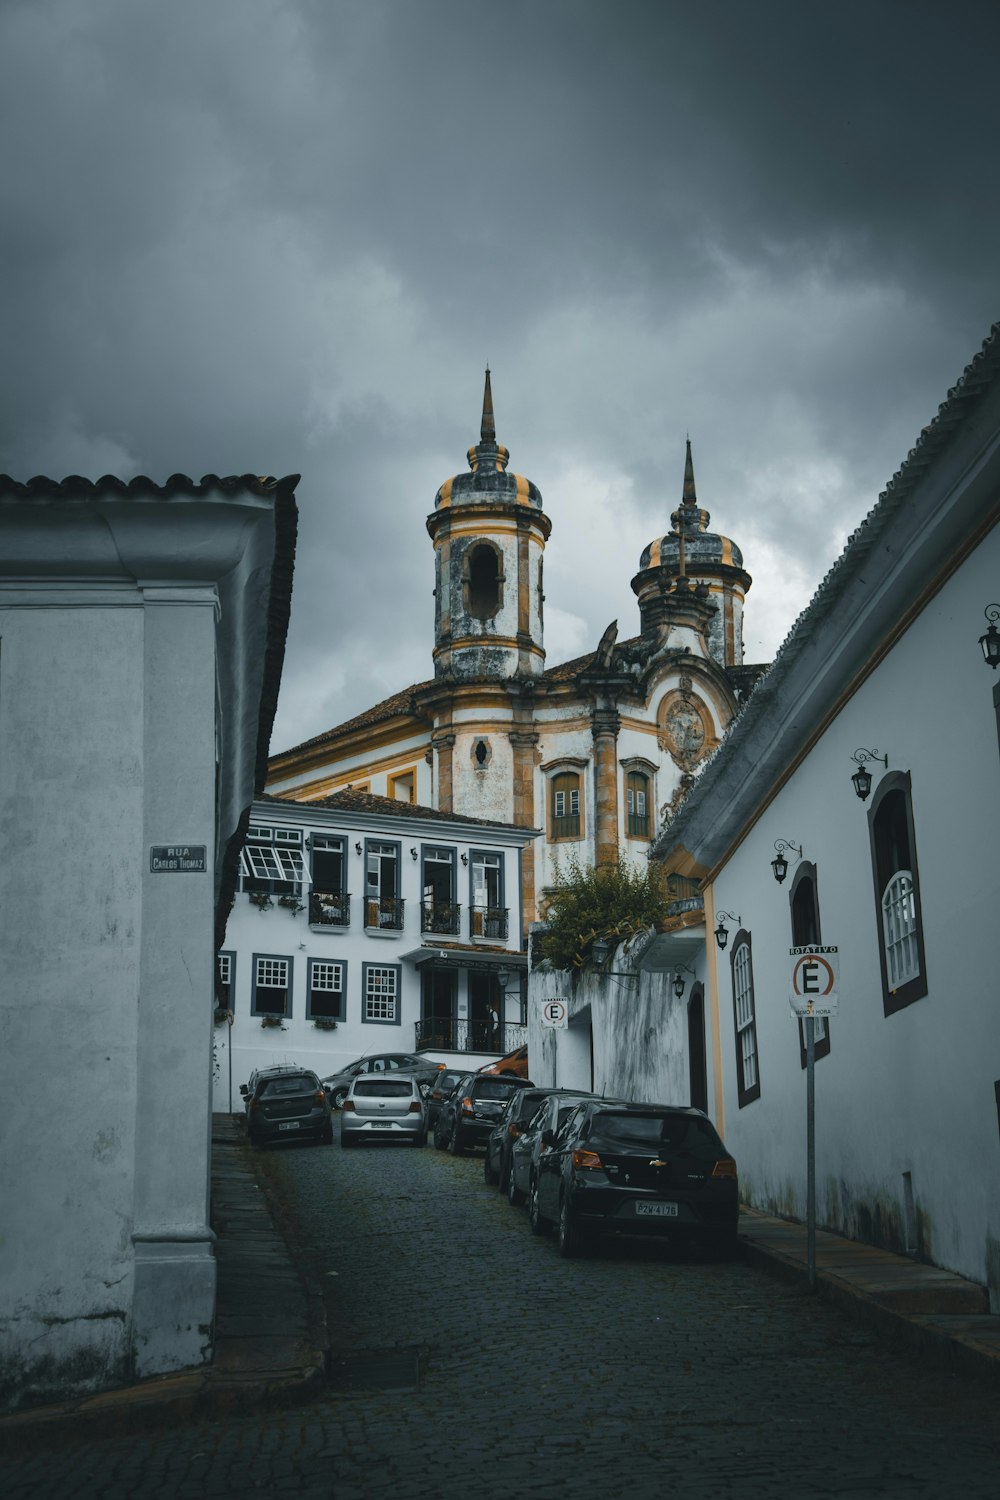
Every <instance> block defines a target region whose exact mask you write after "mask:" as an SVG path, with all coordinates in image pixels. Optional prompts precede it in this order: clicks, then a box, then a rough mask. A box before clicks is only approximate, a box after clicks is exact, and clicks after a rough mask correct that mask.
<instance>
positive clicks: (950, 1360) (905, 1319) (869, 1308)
mask: <svg viewBox="0 0 1000 1500" xmlns="http://www.w3.org/2000/svg"><path fill="white" fill-rule="evenodd" d="M802 1239H803V1243H804V1241H805V1226H803V1227H802ZM739 1247H740V1255H741V1257H742V1259H743V1260H744V1261H746V1262H747V1264H748V1265H751V1266H753V1267H754V1268H755V1269H757V1270H762V1271H766V1272H767V1273H768V1274H769V1275H772V1276H775V1277H777V1278H778V1279H780V1280H782V1281H786V1282H790V1283H794V1284H795V1285H797V1286H801V1287H802V1288H803V1290H806V1289H807V1285H808V1280H807V1278H808V1272H807V1270H806V1266H805V1263H804V1260H800V1259H798V1258H797V1257H793V1256H788V1255H783V1254H782V1253H781V1252H780V1251H779V1250H776V1249H774V1248H773V1247H771V1246H768V1245H765V1244H761V1243H760V1241H759V1240H758V1239H756V1238H754V1237H753V1235H752V1234H747V1233H743V1232H741V1233H740V1236H739ZM816 1293H817V1295H818V1296H820V1297H823V1298H824V1299H825V1300H826V1301H828V1302H832V1303H833V1304H834V1305H835V1306H836V1307H838V1308H840V1309H841V1310H842V1311H844V1312H847V1313H849V1314H850V1315H851V1316H853V1317H855V1318H856V1319H857V1320H858V1321H859V1322H861V1323H864V1324H867V1325H868V1326H869V1327H871V1328H874V1329H876V1330H877V1331H878V1332H879V1333H880V1334H882V1335H884V1336H885V1337H886V1339H887V1340H888V1341H890V1342H891V1343H893V1344H895V1345H896V1346H897V1347H899V1348H902V1349H908V1350H911V1351H913V1352H915V1353H918V1354H920V1355H921V1356H922V1357H925V1358H928V1359H931V1360H933V1361H934V1362H935V1363H937V1364H939V1365H941V1366H943V1367H944V1368H946V1369H950V1370H957V1371H961V1372H962V1373H964V1374H967V1375H972V1376H975V1377H976V1378H978V1379H980V1380H984V1379H985V1380H986V1381H987V1382H988V1383H990V1384H996V1385H997V1386H1000V1319H997V1318H991V1319H990V1320H989V1321H990V1322H991V1323H993V1324H994V1325H995V1327H996V1330H997V1339H998V1342H997V1343H996V1345H994V1344H992V1343H987V1342H984V1341H983V1340H982V1339H980V1338H978V1337H977V1334H976V1330H977V1327H979V1326H981V1325H982V1324H983V1323H984V1322H985V1321H986V1319H985V1318H968V1317H963V1316H961V1315H957V1314H956V1315H948V1314H941V1315H934V1314H919V1313H906V1312H902V1311H900V1310H899V1309H898V1308H895V1307H892V1306H891V1305H889V1303H888V1300H886V1301H883V1300H881V1299H880V1298H879V1297H878V1296H876V1295H874V1294H873V1293H871V1292H869V1291H866V1290H865V1289H864V1288H863V1287H860V1286H857V1285H854V1284H852V1283H851V1281H849V1280H848V1279H847V1278H845V1277H843V1276H838V1275H837V1274H836V1272H833V1271H829V1270H826V1269H824V1268H823V1267H821V1266H817V1268H816ZM886 1295H887V1299H891V1297H892V1295H893V1294H892V1291H891V1289H887V1294H886Z"/></svg>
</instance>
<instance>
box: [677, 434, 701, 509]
mask: <svg viewBox="0 0 1000 1500" xmlns="http://www.w3.org/2000/svg"><path fill="white" fill-rule="evenodd" d="M681 501H682V503H683V504H684V505H697V504H698V496H697V495H696V494H695V489H694V462H693V460H692V458H691V439H690V438H688V440H687V454H686V456H685V459H684V489H683V492H682V494H681Z"/></svg>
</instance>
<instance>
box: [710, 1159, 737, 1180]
mask: <svg viewBox="0 0 1000 1500" xmlns="http://www.w3.org/2000/svg"><path fill="white" fill-rule="evenodd" d="M712 1176H713V1177H735V1176H736V1163H735V1162H734V1161H733V1158H732V1157H731V1156H726V1157H724V1158H723V1160H722V1161H717V1162H716V1163H715V1166H714V1167H713V1168H712Z"/></svg>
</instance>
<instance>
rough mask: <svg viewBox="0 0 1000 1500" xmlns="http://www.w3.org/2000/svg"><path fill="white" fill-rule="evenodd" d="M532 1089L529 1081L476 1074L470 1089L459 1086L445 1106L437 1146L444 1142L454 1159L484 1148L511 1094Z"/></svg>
mask: <svg viewBox="0 0 1000 1500" xmlns="http://www.w3.org/2000/svg"><path fill="white" fill-rule="evenodd" d="M533 1087H534V1085H533V1084H532V1082H531V1080H530V1079H528V1078H490V1077H489V1076H488V1075H487V1074H485V1073H474V1074H473V1075H472V1078H471V1079H470V1080H469V1081H468V1086H467V1087H466V1086H465V1085H463V1084H462V1083H459V1085H458V1087H457V1088H455V1089H454V1090H453V1091H452V1093H450V1094H449V1095H448V1098H447V1099H445V1100H444V1102H443V1103H442V1105H441V1113H440V1115H439V1116H438V1122H437V1128H436V1130H435V1132H434V1142H435V1145H436V1144H437V1142H438V1140H442V1141H443V1142H444V1143H445V1144H446V1145H447V1147H448V1150H449V1151H450V1152H451V1153H452V1155H453V1156H461V1154H462V1152H463V1151H464V1150H465V1149H466V1147H468V1146H484V1145H485V1144H486V1140H487V1137H488V1136H489V1134H490V1132H491V1131H492V1129H493V1127H494V1126H495V1125H496V1124H497V1122H498V1120H499V1119H500V1115H501V1113H502V1111H503V1107H504V1105H505V1104H506V1103H507V1100H508V1099H509V1098H510V1096H511V1094H514V1093H517V1091H518V1090H519V1089H530V1088H533Z"/></svg>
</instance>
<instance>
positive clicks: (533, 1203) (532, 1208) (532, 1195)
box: [528, 1177, 545, 1234]
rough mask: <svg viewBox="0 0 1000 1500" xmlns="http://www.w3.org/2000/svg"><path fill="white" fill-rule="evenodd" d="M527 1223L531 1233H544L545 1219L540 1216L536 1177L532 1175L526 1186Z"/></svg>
mask: <svg viewBox="0 0 1000 1500" xmlns="http://www.w3.org/2000/svg"><path fill="white" fill-rule="evenodd" d="M528 1223H529V1224H530V1225H531V1232H532V1234H544V1233H545V1220H544V1219H543V1218H542V1215H541V1210H540V1209H539V1206H538V1178H537V1177H532V1179H531V1185H530V1187H529V1188H528Z"/></svg>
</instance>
